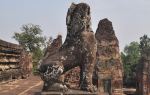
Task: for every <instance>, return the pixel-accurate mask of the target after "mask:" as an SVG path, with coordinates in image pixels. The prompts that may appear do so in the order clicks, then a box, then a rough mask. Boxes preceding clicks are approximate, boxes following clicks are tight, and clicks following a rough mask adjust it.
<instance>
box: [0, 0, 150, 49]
mask: <svg viewBox="0 0 150 95" xmlns="http://www.w3.org/2000/svg"><path fill="white" fill-rule="evenodd" d="M72 2H74V3H80V2H85V3H87V4H89V5H90V7H91V18H92V29H93V31H94V32H95V31H96V29H97V25H98V22H99V21H100V20H101V19H104V18H108V19H109V20H110V21H111V22H112V24H113V28H114V30H115V33H116V36H117V37H118V40H119V45H120V50H121V51H122V50H123V48H124V47H125V46H126V45H128V44H129V43H130V42H132V41H139V38H140V37H141V36H143V35H144V34H147V35H148V36H149V37H150V0H0V39H2V40H5V41H8V42H12V43H17V41H15V40H14V39H13V38H12V36H13V35H14V32H21V30H20V28H21V26H22V25H24V24H29V23H33V24H36V25H40V26H41V29H42V30H43V35H44V36H46V37H50V36H52V37H53V38H55V37H56V36H57V35H58V34H61V35H62V36H63V40H64V39H65V37H66V33H67V30H66V21H65V20H66V14H67V10H68V8H69V7H70V5H71V3H72Z"/></svg>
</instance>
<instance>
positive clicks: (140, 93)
mask: <svg viewBox="0 0 150 95" xmlns="http://www.w3.org/2000/svg"><path fill="white" fill-rule="evenodd" d="M136 76H137V80H136V81H137V88H136V95H150V49H149V50H146V51H143V52H141V59H140V61H139V64H138V65H137V74H136Z"/></svg>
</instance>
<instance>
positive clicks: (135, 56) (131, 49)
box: [121, 42, 140, 86]
mask: <svg viewBox="0 0 150 95" xmlns="http://www.w3.org/2000/svg"><path fill="white" fill-rule="evenodd" d="M121 58H122V62H123V67H124V83H125V86H135V85H136V84H135V77H136V66H137V64H138V62H139V59H140V48H139V43H138V42H131V43H130V44H129V45H127V46H126V47H125V48H124V52H121Z"/></svg>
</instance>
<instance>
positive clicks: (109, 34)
mask: <svg viewBox="0 0 150 95" xmlns="http://www.w3.org/2000/svg"><path fill="white" fill-rule="evenodd" d="M95 37H96V39H97V59H96V66H95V70H96V72H95V73H96V76H97V78H98V92H99V93H100V95H104V93H109V95H123V91H122V86H123V83H122V71H123V70H122V62H121V58H120V54H119V42H118V39H117V37H116V36H115V32H114V30H113V27H112V22H111V21H109V20H108V19H103V20H100V22H99V24H98V28H97V31H96V33H95Z"/></svg>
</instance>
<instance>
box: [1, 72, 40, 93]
mask: <svg viewBox="0 0 150 95" xmlns="http://www.w3.org/2000/svg"><path fill="white" fill-rule="evenodd" d="M42 85H43V82H42V81H41V79H40V78H39V77H38V76H33V75H32V76H30V77H29V78H28V79H20V80H16V81H13V82H10V83H7V84H0V95H39V92H40V91H41V89H42Z"/></svg>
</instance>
